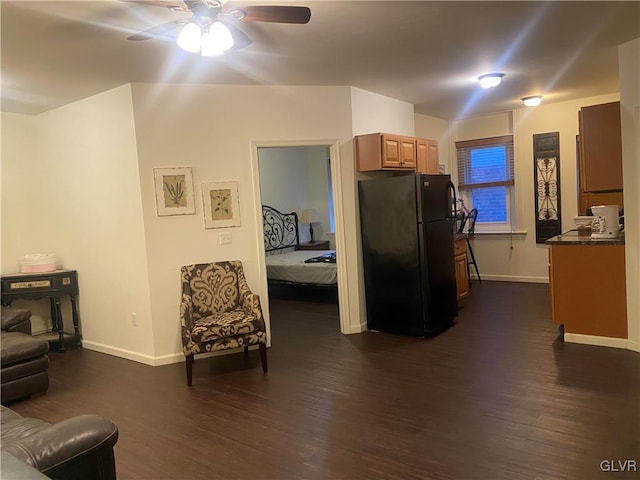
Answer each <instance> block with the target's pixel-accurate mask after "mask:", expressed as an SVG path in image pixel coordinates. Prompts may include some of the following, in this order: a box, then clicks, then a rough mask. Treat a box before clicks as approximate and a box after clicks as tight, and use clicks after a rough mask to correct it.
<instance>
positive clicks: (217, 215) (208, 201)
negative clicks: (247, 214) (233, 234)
mask: <svg viewBox="0 0 640 480" xmlns="http://www.w3.org/2000/svg"><path fill="white" fill-rule="evenodd" d="M202 202H203V204H204V228H226V227H239V226H240V206H239V203H238V182H205V183H203V184H202Z"/></svg>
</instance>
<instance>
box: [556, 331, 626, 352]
mask: <svg viewBox="0 0 640 480" xmlns="http://www.w3.org/2000/svg"><path fill="white" fill-rule="evenodd" d="M564 341H565V342H570V343H581V344H584V345H596V346H599V347H613V348H624V349H627V348H629V347H630V342H629V341H628V340H627V339H626V338H613V337H599V336H597V335H583V334H581V333H567V332H565V334H564Z"/></svg>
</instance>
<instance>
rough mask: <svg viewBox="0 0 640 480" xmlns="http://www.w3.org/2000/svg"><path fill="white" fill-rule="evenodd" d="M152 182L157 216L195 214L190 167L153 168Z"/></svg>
mask: <svg viewBox="0 0 640 480" xmlns="http://www.w3.org/2000/svg"><path fill="white" fill-rule="evenodd" d="M153 180H154V184H155V188H156V212H157V214H158V216H164V215H193V214H194V213H196V205H195V201H194V195H193V175H192V173H191V167H161V168H154V169H153Z"/></svg>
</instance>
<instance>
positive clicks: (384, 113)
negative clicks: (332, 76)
mask: <svg viewBox="0 0 640 480" xmlns="http://www.w3.org/2000/svg"><path fill="white" fill-rule="evenodd" d="M351 103H352V119H351V121H352V125H353V135H364V134H366V133H376V132H384V133H395V134H397V135H408V136H410V137H413V136H414V133H415V126H414V116H413V105H412V104H411V103H407V102H403V101H401V100H396V99H394V98H390V97H385V96H383V95H379V94H377V93H372V92H368V91H366V90H361V89H359V88H355V87H351Z"/></svg>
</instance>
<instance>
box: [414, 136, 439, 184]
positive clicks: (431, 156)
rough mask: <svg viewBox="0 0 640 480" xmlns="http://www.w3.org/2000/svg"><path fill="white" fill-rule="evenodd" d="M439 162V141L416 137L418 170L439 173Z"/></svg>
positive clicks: (433, 173)
mask: <svg viewBox="0 0 640 480" xmlns="http://www.w3.org/2000/svg"><path fill="white" fill-rule="evenodd" d="M439 163H440V161H439V158H438V142H436V141H435V140H426V139H424V138H416V171H417V172H420V173H429V174H432V175H437V174H438V164H439Z"/></svg>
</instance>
